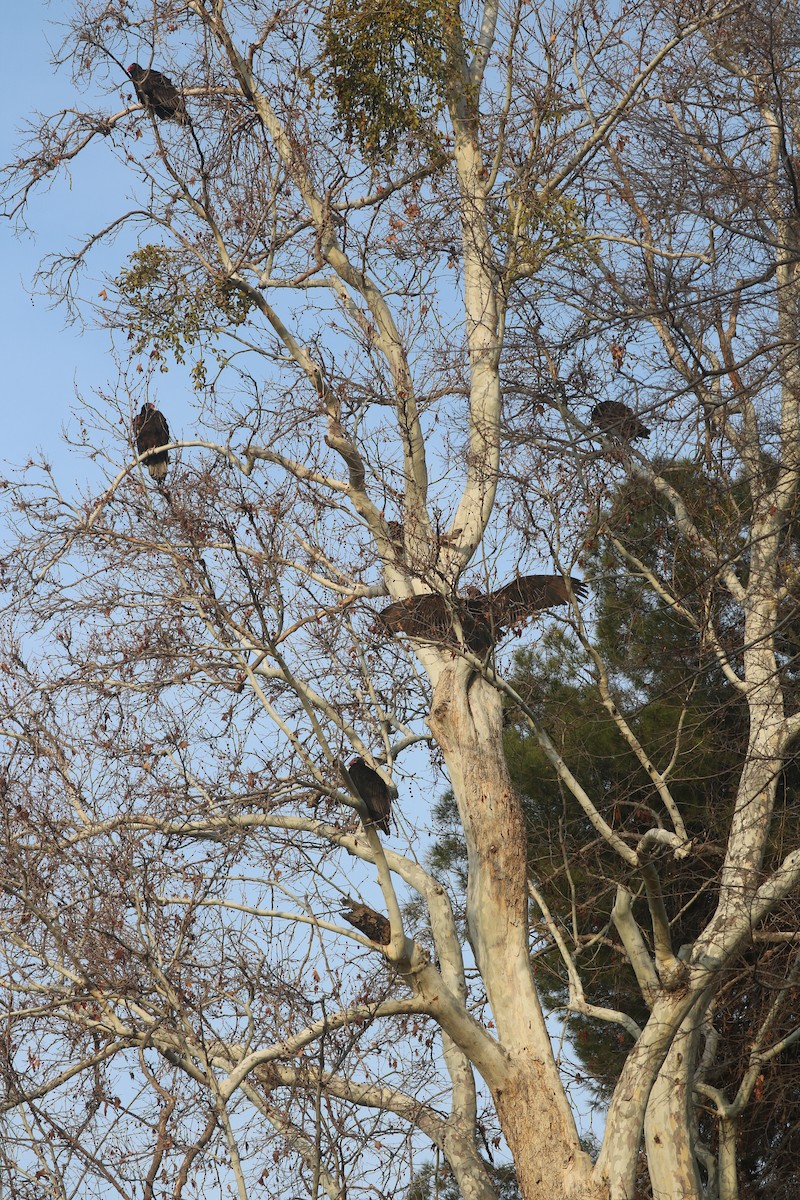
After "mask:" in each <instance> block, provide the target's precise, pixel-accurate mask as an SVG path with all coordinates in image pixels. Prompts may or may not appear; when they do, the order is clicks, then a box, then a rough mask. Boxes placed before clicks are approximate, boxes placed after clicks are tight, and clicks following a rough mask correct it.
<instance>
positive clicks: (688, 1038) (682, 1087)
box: [644, 1010, 703, 1200]
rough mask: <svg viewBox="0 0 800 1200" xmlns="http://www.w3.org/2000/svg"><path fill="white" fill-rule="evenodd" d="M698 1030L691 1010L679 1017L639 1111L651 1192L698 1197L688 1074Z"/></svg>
mask: <svg viewBox="0 0 800 1200" xmlns="http://www.w3.org/2000/svg"><path fill="white" fill-rule="evenodd" d="M697 1033H698V1020H697V1012H696V1010H694V1011H693V1012H692V1013H691V1014H690V1016H689V1017H687V1018H686V1020H685V1021H684V1022H683V1025H682V1026H681V1029H680V1030H679V1032H678V1034H677V1035H676V1037H675V1040H674V1041H673V1043H672V1045H671V1046H670V1048H669V1051H668V1053H667V1056H666V1058H665V1059H664V1062H663V1064H662V1066H661V1070H660V1071H659V1072H658V1076H657V1077H656V1080H655V1083H654V1084H653V1088H652V1091H651V1092H650V1099H649V1101H648V1104H647V1114H646V1116H645V1125H644V1132H645V1145H646V1147H647V1168H648V1171H649V1172H650V1181H651V1183H652V1185H653V1194H654V1195H655V1196H667V1195H668V1196H670V1197H672V1198H673V1200H702V1197H703V1186H702V1182H701V1179H700V1175H699V1172H698V1170H697V1160H696V1157H695V1152H694V1142H695V1137H694V1135H695V1133H696V1128H695V1124H696V1123H695V1119H694V1112H693V1109H694V1105H693V1095H692V1076H693V1074H694V1063H695V1056H696V1043H697Z"/></svg>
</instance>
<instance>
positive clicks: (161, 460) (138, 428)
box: [133, 404, 170, 483]
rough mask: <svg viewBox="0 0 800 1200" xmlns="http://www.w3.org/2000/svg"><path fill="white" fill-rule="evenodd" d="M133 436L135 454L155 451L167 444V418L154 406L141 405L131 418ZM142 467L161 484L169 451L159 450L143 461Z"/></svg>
mask: <svg viewBox="0 0 800 1200" xmlns="http://www.w3.org/2000/svg"><path fill="white" fill-rule="evenodd" d="M133 435H134V437H135V438H136V453H137V454H146V453H147V451H148V450H156V449H157V448H158V447H159V446H166V445H167V443H168V442H169V440H170V438H169V425H168V424H167V418H166V417H165V416H164V414H163V413H162V412H159V410H158V409H157V408H156V406H155V404H143V405H142V407H141V410H140V412H138V413H137V414H136V416H135V417H134V418H133ZM144 465H145V466H146V467H147V469H148V471H149V472H150V474H151V475H152V477H153V479H155V480H156V482H157V483H161V481H162V479H164V477H165V476H166V474H167V466H168V465H169V451H168V450H160V451H159V453H158V454H151V455H150V456H149V458H146V459H145V463H144Z"/></svg>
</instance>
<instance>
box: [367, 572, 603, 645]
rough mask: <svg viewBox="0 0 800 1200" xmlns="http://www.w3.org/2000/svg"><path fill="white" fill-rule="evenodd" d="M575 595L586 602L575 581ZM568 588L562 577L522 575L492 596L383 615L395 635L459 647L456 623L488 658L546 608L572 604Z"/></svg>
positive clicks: (434, 599) (419, 602)
mask: <svg viewBox="0 0 800 1200" xmlns="http://www.w3.org/2000/svg"><path fill="white" fill-rule="evenodd" d="M570 584H571V585H572V591H573V593H574V594H575V595H576V596H577V597H581V596H582V595H583V594H584V593H585V591H586V584H585V583H583V581H582V580H580V579H575V578H574V577H570ZM568 603H569V595H568V594H567V585H566V582H565V580H564V579H563V578H562V576H561V575H521V576H520V577H519V578H518V579H512V581H511V583H507V584H505V585H504V586H503V587H501V588H498V590H497V591H496V592H490V593H489V595H488V596H481V595H477V596H456V597H454V598H451V599H448V598H446V597H445V596H442V595H441V594H440V593H438V592H434V593H433V594H430V595H427V596H408V597H406V599H405V600H396V601H395V603H394V604H390V605H389V607H388V608H385V609H384V610H383V611H382V612H381V613H379V614H378V621H379V622H380V624H381V625H382V626H383V627H384V628H385V629H388V630H390V632H391V633H406V634H408V635H409V637H415V638H419V639H420V640H421V641H426V642H453V641H455V640H457V639H456V622H458V624H459V625H460V626H461V633H462V635H463V638H464V643H465V645H466V646H467V647H468V648H469V649H470V650H472V651H473V652H474V653H476V654H482V653H484V652H485V651H486V650H488V649H489V647H490V646H492V645H493V644H494V643H495V642H498V641H500V639H501V638H502V637H503V636H504V634H505V633H506V631H507V630H509V629H512V628H513V627H514V626H515V625H519V624H520V623H521V622H522V621H525V620H527V619H528V617H532V616H533V615H534V613H537V612H540V611H541V610H542V609H545V608H555V607H556V606H557V605H559V604H568Z"/></svg>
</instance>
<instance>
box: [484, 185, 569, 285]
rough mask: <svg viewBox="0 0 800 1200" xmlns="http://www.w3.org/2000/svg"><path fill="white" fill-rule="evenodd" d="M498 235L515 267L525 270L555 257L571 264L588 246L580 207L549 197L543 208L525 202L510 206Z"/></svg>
mask: <svg viewBox="0 0 800 1200" xmlns="http://www.w3.org/2000/svg"><path fill="white" fill-rule="evenodd" d="M501 232H502V233H503V234H504V235H505V237H506V238H507V239H508V241H509V243H510V245H511V247H512V254H513V258H514V260H515V261H516V263H517V264H518V265H519V266H524V267H526V268H531V267H532V268H534V269H536V268H538V267H540V266H541V265H542V264H543V263H544V262H545V260H546V259H547V258H549V257H550V256H551V255H552V254H554V253H558V254H561V255H566V256H567V257H568V258H569V259H570V260H571V261H574V260H575V259H577V258H578V257H579V256H580V255H581V254H584V253H586V251H587V246H588V242H587V236H586V221H585V214H584V209H583V206H582V205H581V204H580V203H579V202H578V201H577V200H575V199H574V198H573V197H571V196H558V195H556V196H551V197H550V199H549V200H548V201H547V202H546V203H544V204H542V203H541V202H539V201H538V200H537V201H534V202H532V203H531V202H529V201H528V200H527V199H520V200H519V201H516V202H513V203H512V204H511V205H510V207H509V209H508V211H507V213H506V216H505V220H503V222H502V223H501Z"/></svg>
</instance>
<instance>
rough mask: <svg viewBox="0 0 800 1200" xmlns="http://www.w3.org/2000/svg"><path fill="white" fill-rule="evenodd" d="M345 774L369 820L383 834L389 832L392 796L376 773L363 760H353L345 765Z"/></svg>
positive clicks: (368, 822)
mask: <svg viewBox="0 0 800 1200" xmlns="http://www.w3.org/2000/svg"><path fill="white" fill-rule="evenodd" d="M347 773H348V774H349V776H350V779H351V780H352V782H353V783H354V785H355V787H356V790H357V792H358V794H359V796H360V797H361V799H362V800H363V802H364V807H365V808H366V810H367V814H368V816H369V820H368V821H367V824H368V825H376V826H377V827H378V829H382V830H383V832H384V833H388V832H389V817H390V816H391V815H392V794H391V792H390V791H389V788H388V787H387V785H386V784H385V783H384V781H383V780H382V779H381V777H380V775H379V774H378V772H377V771H374V770H373V769H372V767H370V766H369V765H368V763H365V762H364V760H363V758H354V759H352V760H351V761H350V762H349V763H348V764H347Z"/></svg>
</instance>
